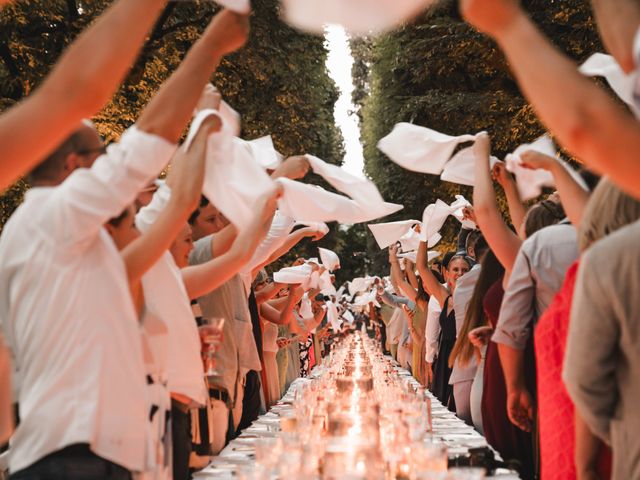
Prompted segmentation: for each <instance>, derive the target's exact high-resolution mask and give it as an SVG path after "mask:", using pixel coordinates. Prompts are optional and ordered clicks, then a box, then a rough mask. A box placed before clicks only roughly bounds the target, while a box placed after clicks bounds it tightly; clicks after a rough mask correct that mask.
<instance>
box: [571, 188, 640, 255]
mask: <svg viewBox="0 0 640 480" xmlns="http://www.w3.org/2000/svg"><path fill="white" fill-rule="evenodd" d="M638 219H640V200H637V199H635V198H633V197H631V196H629V195H627V194H626V193H624V192H623V191H622V190H620V189H619V188H618V187H617V186H616V185H614V184H613V183H612V182H611V180H609V179H608V178H603V179H602V180H600V182H599V183H598V186H597V187H596V188H595V189H594V190H593V193H592V194H591V197H590V198H589V202H588V203H587V206H586V207H585V210H584V212H583V214H582V219H581V220H580V228H579V229H578V247H579V248H580V251H581V252H582V251H584V250H586V249H587V248H589V247H590V246H591V245H592V244H593V243H595V242H597V241H598V240H600V239H601V238H603V237H606V236H607V235H609V234H610V233H612V232H615V231H616V230H618V229H619V228H622V227H624V226H625V225H629V224H630V223H633V222H635V221H636V220H638Z"/></svg>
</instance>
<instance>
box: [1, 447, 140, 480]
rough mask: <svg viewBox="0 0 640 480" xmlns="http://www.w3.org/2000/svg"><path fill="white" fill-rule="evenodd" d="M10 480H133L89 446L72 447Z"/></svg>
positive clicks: (128, 473)
mask: <svg viewBox="0 0 640 480" xmlns="http://www.w3.org/2000/svg"><path fill="white" fill-rule="evenodd" d="M9 479H10V480H131V473H130V472H129V471H128V470H127V469H126V468H124V467H121V466H120V465H117V464H115V463H113V462H110V461H108V460H105V459H104V458H101V457H99V456H97V455H96V454H95V453H93V452H92V451H91V450H90V449H89V446H88V445H86V444H77V445H70V446H68V447H66V448H63V449H62V450H58V451H57V452H53V453H51V454H49V455H47V456H46V457H44V458H41V459H40V460H38V461H37V462H36V463H34V464H33V465H31V466H29V467H27V468H25V469H23V470H20V471H19V472H16V473H14V474H13V475H10V476H9Z"/></svg>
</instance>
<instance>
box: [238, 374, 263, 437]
mask: <svg viewBox="0 0 640 480" xmlns="http://www.w3.org/2000/svg"><path fill="white" fill-rule="evenodd" d="M259 415H260V374H259V373H258V372H256V371H255V370H249V372H247V375H246V377H245V383H244V398H243V399H242V417H241V418H240V424H239V425H238V430H237V432H236V434H238V435H239V434H240V432H241V431H242V430H244V429H245V428H247V427H248V426H249V425H251V424H252V423H253V421H254V420H256V419H257V418H258V416H259Z"/></svg>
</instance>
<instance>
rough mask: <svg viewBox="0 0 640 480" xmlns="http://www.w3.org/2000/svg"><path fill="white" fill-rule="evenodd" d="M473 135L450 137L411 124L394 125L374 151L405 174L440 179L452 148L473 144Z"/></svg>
mask: <svg viewBox="0 0 640 480" xmlns="http://www.w3.org/2000/svg"><path fill="white" fill-rule="evenodd" d="M475 138H476V137H475V135H460V136H457V137H452V136H449V135H445V134H444V133H440V132H437V131H435V130H432V129H430V128H426V127H420V126H418V125H413V124H411V123H404V122H402V123H397V124H396V125H395V126H394V127H393V130H392V131H391V133H389V134H388V135H387V136H386V137H384V138H382V139H381V140H380V141H379V142H378V148H379V149H380V150H381V151H382V152H383V153H384V154H385V155H387V156H388V157H389V158H390V159H391V160H393V161H394V162H395V163H397V164H398V165H400V166H401V167H403V168H406V169H407V170H412V171H414V172H420V173H430V174H432V175H440V173H442V170H443V168H444V166H445V164H446V163H447V161H448V160H449V159H450V158H451V155H452V154H453V151H454V150H455V148H456V146H457V145H458V144H460V143H462V142H468V141H471V140H474V139H475Z"/></svg>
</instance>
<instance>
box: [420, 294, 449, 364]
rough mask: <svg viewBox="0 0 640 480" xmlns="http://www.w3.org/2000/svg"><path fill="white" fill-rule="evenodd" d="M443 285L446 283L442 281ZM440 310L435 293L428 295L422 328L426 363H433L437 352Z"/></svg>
mask: <svg viewBox="0 0 640 480" xmlns="http://www.w3.org/2000/svg"><path fill="white" fill-rule="evenodd" d="M442 286H443V287H446V286H447V284H446V283H443V284H442ZM440 312H442V307H441V306H440V303H439V302H438V299H437V298H436V297H435V295H431V297H429V303H428V304H427V325H426V328H425V330H424V336H425V341H426V343H425V346H426V352H425V360H426V361H427V363H433V361H434V360H435V358H436V355H437V354H438V349H439V348H438V346H439V343H440Z"/></svg>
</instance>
